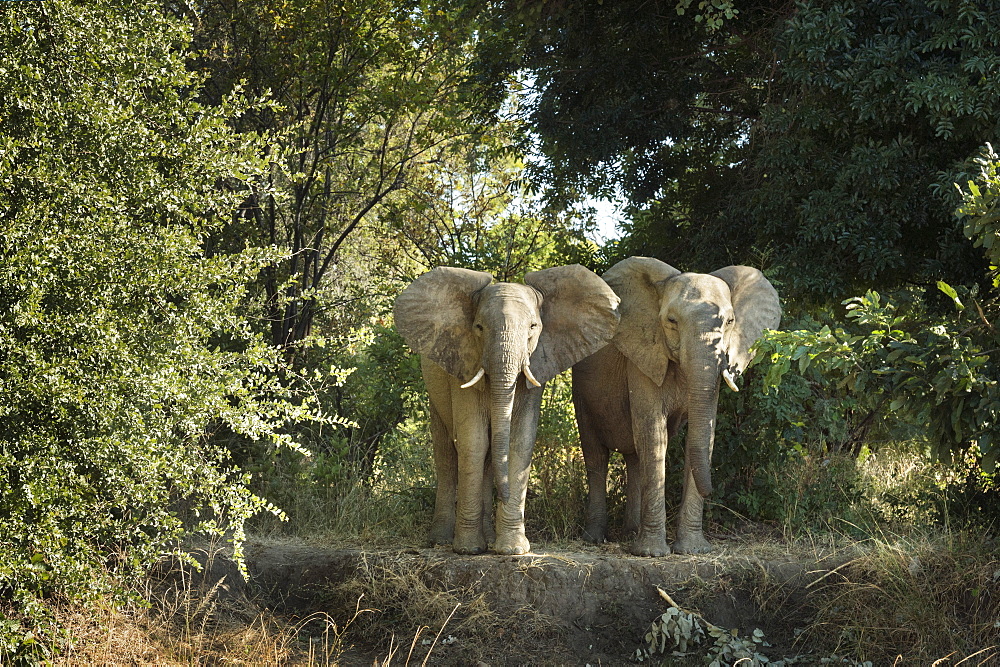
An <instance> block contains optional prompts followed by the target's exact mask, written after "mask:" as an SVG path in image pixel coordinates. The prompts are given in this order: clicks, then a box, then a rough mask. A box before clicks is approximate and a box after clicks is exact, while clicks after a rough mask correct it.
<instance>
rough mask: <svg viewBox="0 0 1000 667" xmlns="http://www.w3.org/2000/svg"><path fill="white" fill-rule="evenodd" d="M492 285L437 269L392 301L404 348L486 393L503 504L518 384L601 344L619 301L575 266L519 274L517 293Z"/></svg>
mask: <svg viewBox="0 0 1000 667" xmlns="http://www.w3.org/2000/svg"><path fill="white" fill-rule="evenodd" d="M492 281H493V277H492V276H491V275H490V274H488V273H483V272H481V271H471V270H468V269H458V268H451V267H438V268H436V269H433V270H432V271H429V272H427V273H425V274H423V275H421V276H420V277H418V278H417V279H416V280H415V281H413V283H411V284H410V285H409V286H408V287H407V288H406V289H404V290H403V291H402V292H401V293H400V295H399V296H398V297H397V299H396V304H395V319H396V326H397V328H398V329H399V332H400V334H401V335H402V336H403V338H404V339H405V340H406V342H407V344H409V346H410V347H411V348H412V349H413V350H414V351H415V352H417V353H418V354H421V355H423V356H424V357H426V358H428V359H430V360H431V361H433V362H434V363H436V364H438V365H439V366H441V367H442V368H443V369H444V370H445V371H447V372H448V373H449V374H450V375H452V376H454V377H456V378H458V379H459V380H461V381H462V383H463V385H462V387H463V388H464V389H465V390H466V391H482V390H483V385H484V384H487V385H488V386H489V391H490V399H489V404H490V428H491V442H490V447H491V451H492V456H493V471H494V476H495V483H496V488H497V493H498V495H499V496H500V498H501V500H503V501H505V502H506V501H507V499H508V495H509V492H508V481H507V477H508V474H507V470H508V465H507V463H508V461H507V459H508V453H509V448H510V422H511V411H512V407H513V403H514V390H515V386H516V383H517V381H518V378H519V377H520V376H521V375H523V376H524V378H525V382H527V383H530V384H532V385H534V386H541V385H542V384H543V383H544V382H546V381H547V380H550V379H552V378H553V377H555V376H556V375H557V374H558V373H560V372H561V371H563V370H566V369H567V368H569V367H570V366H572V365H573V364H574V363H576V362H577V361H579V360H580V359H583V358H584V357H586V356H588V355H590V354H592V353H593V352H595V351H597V350H598V349H600V348H601V347H603V346H604V345H606V344H607V343H608V342H609V341H610V340H611V337H612V336H613V335H614V332H615V328H616V326H617V324H618V313H617V310H616V307H617V305H618V297H617V296H615V294H614V292H612V291H611V289H609V288H608V286H607V284H606V283H605V282H604V281H603V280H601V279H600V278H599V277H598V276H597V275H596V274H594V273H593V272H591V271H589V270H588V269H586V268H584V267H582V266H580V265H578V264H574V265H571V266H560V267H555V268H551V269H545V270H542V271H534V272H532V273H528V274H527V275H526V276H525V277H524V282H525V284H523V285H520V284H516V283H496V284H491V283H492ZM484 376H485V378H486V380H487V381H486V382H485V383H483V382H481V380H482V378H483V377H484Z"/></svg>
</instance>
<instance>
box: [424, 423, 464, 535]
mask: <svg viewBox="0 0 1000 667" xmlns="http://www.w3.org/2000/svg"><path fill="white" fill-rule="evenodd" d="M430 412H431V441H432V442H433V444H434V471H435V474H436V476H437V491H436V494H435V498H434V519H433V520H432V522H431V529H430V532H429V533H428V535H427V537H428V540H429V541H430V543H431V544H432V545H434V544H451V542H452V540H453V539H454V537H455V503H456V501H457V492H458V453H457V452H456V451H455V443H454V442H453V440H452V438H451V435H450V434H449V432H448V427H447V426H446V425H445V422H444V420H443V419H442V417H441V415H440V414H439V413H438V411H437V410H436V409H435V408H434V406H433V405H431V411H430Z"/></svg>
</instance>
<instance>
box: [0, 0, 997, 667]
mask: <svg viewBox="0 0 1000 667" xmlns="http://www.w3.org/2000/svg"><path fill="white" fill-rule="evenodd" d="M0 19H2V22H0V128H2V129H0V257H2V262H0V386H2V392H0V661H2V660H3V659H5V658H7V657H11V658H15V657H16V658H19V659H25V660H30V659H38V658H44V657H46V656H47V654H49V653H51V652H52V651H56V650H58V648H59V641H60V640H59V639H58V638H57V635H58V632H57V628H56V627H55V625H54V624H53V622H52V621H51V619H52V614H51V609H52V608H54V607H56V606H58V605H60V604H62V603H65V602H67V601H69V602H73V601H78V600H88V599H93V598H94V597H95V596H101V595H108V594H110V596H111V598H112V599H113V598H115V597H118V598H121V597H122V596H123V595H125V594H126V593H127V592H128V591H129V590H130V587H129V584H130V582H132V581H134V580H135V578H136V577H137V576H138V575H140V574H141V573H143V572H144V571H145V570H146V569H147V567H148V566H149V565H150V564H151V563H153V562H155V561H156V559H157V558H158V557H159V556H160V555H162V554H163V553H165V552H169V551H172V550H179V549H183V548H184V546H185V540H186V539H189V538H190V536H191V535H194V534H199V533H200V534H207V535H209V536H212V537H218V538H223V539H228V540H231V541H232V542H233V543H235V544H236V545H237V555H239V551H238V545H239V542H240V540H241V538H242V537H243V531H244V524H245V522H246V521H247V519H248V518H250V517H252V516H259V517H263V518H262V519H261V521H260V523H258V524H255V525H256V527H258V528H262V529H263V528H265V527H270V526H271V525H272V518H274V517H278V516H280V515H281V513H280V512H279V511H278V510H277V508H276V507H275V506H274V505H275V504H277V505H278V506H280V507H282V508H283V509H286V510H287V511H288V514H289V515H290V516H291V517H292V519H293V521H291V522H289V523H290V524H291V525H290V526H289V528H288V529H289V530H292V531H294V532H299V533H302V532H310V531H311V532H316V531H323V530H341V529H343V527H344V526H348V525H349V526H351V527H350V528H349V529H344V530H355V531H357V533H356V534H358V535H361V536H364V537H371V535H372V534H373V532H376V531H377V530H383V531H388V532H392V531H395V530H405V528H404V527H403V526H404V523H405V521H406V520H409V521H410V522H411V523H412V524H416V523H422V522H423V520H424V519H425V518H426V514H427V512H428V511H429V508H430V506H431V503H432V502H433V491H432V486H433V475H432V473H431V467H430V465H429V459H430V449H429V447H428V442H427V440H428V436H427V428H426V420H427V414H426V406H425V405H424V394H423V391H422V387H421V380H420V374H419V366H418V363H417V360H416V358H415V357H414V356H413V355H411V354H410V353H409V351H408V350H407V349H406V347H405V345H404V344H403V341H402V340H401V338H400V337H399V335H398V334H397V333H396V331H395V329H394V327H393V324H392V322H391V317H390V316H389V311H390V306H391V303H392V300H393V297H394V296H395V295H396V294H397V293H398V291H399V289H400V288H401V287H402V285H404V284H405V282H406V281H408V280H410V279H412V277H413V276H415V275H417V274H419V273H420V272H422V271H424V270H426V269H429V268H431V267H433V266H435V265H439V264H447V265H456V266H463V267H468V268H474V269H479V270H485V271H490V272H492V273H493V274H494V275H495V276H496V277H497V278H499V279H503V280H519V279H520V278H521V277H522V276H523V275H524V273H526V272H527V271H531V270H535V269H540V268H545V267H547V266H552V265H558V264H566V263H571V262H580V263H583V264H585V265H587V266H590V267H592V268H595V269H599V268H600V266H601V265H603V264H606V263H607V262H611V261H614V260H616V259H619V258H621V257H622V256H624V255H628V254H648V255H654V256H657V257H660V258H662V259H664V260H665V261H667V262H669V263H670V264H672V265H675V266H678V267H679V268H682V269H694V270H703V271H705V270H713V269H716V268H719V267H720V266H723V265H726V264H730V263H747V264H752V265H755V266H758V267H760V268H762V269H764V270H766V272H767V274H768V276H769V278H771V279H772V280H773V281H774V282H775V284H776V285H777V286H778V289H779V292H780V294H781V296H782V298H783V300H784V309H785V313H786V317H785V323H784V325H783V330H782V331H779V332H774V333H772V334H770V335H769V336H768V337H767V338H766V339H765V340H764V341H763V342H761V344H760V345H759V347H758V351H759V354H758V360H757V365H756V366H755V367H753V368H751V369H750V371H749V372H748V373H747V374H746V376H745V377H744V378H743V383H744V386H743V391H741V392H740V393H739V394H733V393H727V392H724V396H723V399H722V404H721V406H720V416H719V422H718V429H717V431H718V438H717V441H718V444H717V450H716V472H717V479H719V480H720V483H719V485H718V493H717V495H716V497H715V500H716V502H717V504H716V506H715V508H714V509H713V510H712V514H711V515H710V519H711V520H712V521H722V520H723V515H724V514H725V513H726V511H728V510H731V511H732V512H734V513H735V515H736V516H745V517H747V518H750V519H753V520H765V521H775V522H781V523H783V524H784V525H786V526H794V527H798V526H815V525H819V524H822V522H823V521H825V520H828V519H830V518H832V517H835V516H840V515H842V514H843V513H844V511H845V509H844V508H845V507H847V506H848V505H850V504H851V503H853V502H854V501H855V500H856V499H857V498H858V495H859V494H860V492H861V491H860V489H859V488H857V486H856V485H855V481H856V469H855V466H854V462H855V459H858V460H860V459H864V458H865V457H866V456H871V455H872V452H874V451H877V450H878V448H879V447H880V446H882V445H883V444H884V443H888V442H896V443H898V442H907V443H909V444H908V445H907V446H909V447H912V448H915V449H917V450H920V451H921V452H924V453H925V454H926V455H927V457H928V458H933V459H936V460H939V461H946V462H948V461H953V462H954V465H953V467H952V468H951V470H952V471H953V472H954V471H959V472H957V473H955V474H956V475H960V476H964V477H963V483H964V484H966V487H967V488H966V489H965V490H966V491H969V493H971V494H972V495H974V496H975V500H974V501H973V502H971V503H970V506H971V505H977V507H981V508H989V507H991V505H990V504H989V503H991V502H995V497H996V493H995V486H994V474H995V473H994V466H995V463H996V459H997V457H998V454H1000V442H998V443H995V442H994V441H993V436H992V433H993V431H994V430H995V425H996V418H997V412H998V410H1000V393H998V389H997V381H996V377H997V375H998V373H1000V366H998V364H1000V357H998V354H1000V353H998V349H1000V345H998V339H997V334H996V329H995V326H994V322H995V321H996V316H997V314H998V310H997V302H996V296H997V291H996V290H997V279H996V274H995V273H991V272H990V271H991V270H990V269H989V267H990V266H991V265H992V266H993V267H995V266H996V265H998V263H1000V242H998V240H997V234H998V231H1000V225H998V223H997V220H998V219H1000V216H998V214H997V201H1000V176H998V169H1000V167H998V165H1000V158H998V157H997V156H996V155H995V154H994V153H993V152H992V149H991V148H989V145H987V148H986V150H985V151H984V152H980V151H981V148H982V145H983V144H984V143H986V142H987V141H995V139H996V137H995V133H996V124H995V117H996V110H997V109H998V108H1000V99H998V96H1000V87H998V86H1000V84H998V83H997V81H998V76H997V74H998V72H1000V56H998V55H997V54H998V53H1000V48H998V47H1000V42H998V40H1000V36H998V35H1000V34H998V33H997V31H996V30H994V29H991V26H993V25H995V24H996V23H997V21H998V20H1000V3H997V2H994V1H993V0H987V1H984V2H975V3H970V2H960V1H959V0H879V1H878V2H857V1H855V0H841V1H839V2H833V1H830V0H822V1H820V0H800V1H798V2H783V3H778V4H774V3H765V2H759V1H751V0H747V1H745V2H743V1H732V2H730V1H728V0H715V1H713V2H698V3H695V2H694V1H693V0H654V1H653V2H648V1H646V0H643V1H642V2H639V1H637V0H619V1H616V2H609V1H608V0H604V1H601V0H580V1H578V2H562V1H560V2H546V1H544V0H542V1H539V2H521V1H520V0H517V1H511V2H502V3H501V2H484V1H482V0H456V1H455V2H445V3H433V2H427V1H425V0H375V1H374V2H372V1H366V2H358V1H354V0H347V1H342V2H333V1H331V0H296V1H295V2H286V1H284V0H254V1H252V2H250V1H236V0H204V1H199V2H191V3H182V4H180V5H175V4H169V3H167V4H164V3H155V2H141V3H126V2H121V1H120V0H99V1H97V2H80V1H78V0H46V1H44V2H18V3H3V6H2V8H0ZM956 183H957V185H958V188H957V189H956V188H955V186H954V184H956ZM594 195H600V196H613V197H618V198H620V199H621V200H622V201H623V203H624V205H625V206H626V208H627V209H628V212H629V213H630V220H629V222H628V223H626V225H625V229H624V230H623V234H622V237H621V238H619V239H616V240H615V241H613V242H612V243H609V244H608V245H607V246H606V247H604V248H600V247H598V246H597V245H596V244H595V243H593V242H592V241H590V240H588V238H587V235H588V233H589V232H591V231H592V227H593V225H592V223H593V221H592V219H591V218H590V213H589V210H588V200H587V198H588V197H589V196H594ZM956 209H958V210H959V215H958V216H956V215H955V211H956ZM970 239H971V240H970ZM993 271H994V272H995V268H994V269H993ZM570 394H571V392H570V387H569V383H568V380H567V378H566V376H563V377H560V378H557V379H556V380H554V381H553V382H551V383H550V384H549V385H548V387H547V388H546V394H545V398H544V413H543V418H542V424H541V428H540V431H539V439H538V444H537V450H536V451H537V456H536V459H535V461H536V464H535V469H534V473H533V478H532V482H531V491H530V494H529V501H528V510H527V517H526V518H527V521H528V526H529V530H530V531H532V532H533V533H534V534H537V535H542V536H545V537H550V538H555V539H561V538H573V537H576V536H578V534H579V528H580V522H581V516H582V509H583V508H582V502H583V500H582V499H583V495H584V493H585V489H584V482H583V479H584V477H583V467H582V460H581V457H580V453H579V450H578V447H577V445H576V433H575V424H574V421H573V414H572V407H571V400H570ZM293 441H294V442H296V443H299V444H294V445H293V444H292V442H293ZM681 454H682V448H680V447H674V448H671V453H670V455H671V457H672V460H671V462H670V465H671V466H672V467H671V475H672V476H673V479H674V481H673V482H672V486H679V484H680V481H679V475H680V469H681V466H680V456H681ZM614 465H616V466H618V468H619V469H618V470H617V472H618V473H621V470H620V467H621V464H620V461H618V462H616V463H615V464H614ZM612 484H613V485H614V486H613V488H612V489H611V496H612V499H613V501H615V500H616V501H618V502H617V503H613V505H614V506H613V507H612V512H613V513H614V512H618V513H619V514H620V512H621V506H622V502H621V501H622V500H623V498H622V495H623V490H622V488H621V475H620V474H618V475H617V476H616V477H615V481H613V482H612ZM670 497H671V498H674V494H671V496H670ZM966 497H967V498H969V497H971V496H969V495H968V494H967V495H966ZM991 498H992V500H991ZM372 500H373V502H367V504H366V501H372ZM376 506H377V507H379V508H380V511H381V514H377V513H376V512H375V511H374V510H373V509H372V508H373V507H376ZM262 510H265V511H263V512H262ZM267 510H270V512H268V511H267ZM726 516H728V515H726ZM926 516H929V517H930V518H931V519H932V520H933V519H937V518H944V519H947V518H948V514H947V510H943V511H941V512H939V513H937V514H933V513H928V514H927V515H926ZM274 520H275V521H276V520H277V519H274ZM352 521H353V523H351V522H352ZM387 526H388V527H387ZM422 528H423V526H421V528H420V529H422Z"/></svg>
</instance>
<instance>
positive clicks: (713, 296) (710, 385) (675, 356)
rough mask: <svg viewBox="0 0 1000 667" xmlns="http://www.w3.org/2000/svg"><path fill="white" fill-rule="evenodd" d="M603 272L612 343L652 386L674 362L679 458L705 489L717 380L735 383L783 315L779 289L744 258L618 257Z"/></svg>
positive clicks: (659, 382) (704, 491)
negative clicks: (683, 414)
mask: <svg viewBox="0 0 1000 667" xmlns="http://www.w3.org/2000/svg"><path fill="white" fill-rule="evenodd" d="M604 279H605V280H606V281H607V282H608V284H609V285H610V286H611V287H612V289H614V290H615V293H617V294H618V295H619V296H620V297H621V299H622V302H621V306H620V307H619V311H620V312H621V323H620V324H619V327H618V332H617V334H616V335H615V338H614V341H613V342H614V345H615V346H616V347H617V348H618V350H619V351H620V352H621V353H622V354H623V355H625V356H626V357H627V358H628V359H629V361H631V362H632V363H633V364H634V365H635V366H636V368H638V369H639V370H640V371H641V372H642V373H643V374H644V375H645V376H646V377H648V378H649V379H650V380H652V381H653V382H655V383H656V384H657V385H658V386H662V385H663V383H664V380H665V378H666V377H667V371H668V368H669V367H670V365H671V364H677V366H678V368H677V369H675V370H676V371H677V372H679V373H680V376H679V377H682V378H683V380H684V381H683V383H682V384H681V386H684V387H686V391H687V393H688V395H687V396H686V397H685V400H684V402H685V404H686V405H687V406H688V436H687V445H686V448H685V460H686V461H687V463H688V465H689V466H690V467H691V470H692V474H693V477H694V481H695V485H696V487H697V489H698V492H699V493H700V494H701V495H702V496H704V497H707V496H708V495H709V494H710V493H711V491H712V478H711V466H710V462H711V452H712V444H713V442H714V437H715V435H714V432H715V417H716V409H717V405H718V388H719V380H720V378H724V379H725V380H726V382H727V384H729V386H730V387H731V388H733V389H734V390H736V385H735V383H734V382H733V378H734V377H735V376H737V375H739V373H741V372H742V371H743V370H744V369H745V368H746V366H747V364H748V363H749V361H750V354H749V351H750V347H751V346H752V345H753V343H754V342H755V341H756V340H757V339H758V338H759V337H760V335H761V333H762V332H763V331H764V329H773V328H775V327H777V326H778V323H779V321H780V319H781V306H780V304H779V301H778V295H777V292H775V290H774V288H773V287H772V286H771V283H769V282H768V281H767V279H766V278H765V277H764V275H763V274H762V273H761V272H760V271H758V270H757V269H754V268H751V267H748V266H728V267H726V268H724V269H719V270H718V271H714V272H713V273H710V274H700V273H682V272H680V271H678V270H677V269H675V268H674V267H672V266H670V265H668V264H665V263H663V262H661V261H659V260H657V259H653V258H651V257H631V258H629V259H626V260H623V261H621V262H619V263H618V264H616V265H614V266H613V267H611V268H610V269H609V270H608V271H607V273H605V274H604Z"/></svg>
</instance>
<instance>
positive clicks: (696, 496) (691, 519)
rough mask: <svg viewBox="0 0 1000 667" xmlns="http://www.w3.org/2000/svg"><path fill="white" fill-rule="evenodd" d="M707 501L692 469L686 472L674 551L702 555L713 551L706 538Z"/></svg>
mask: <svg viewBox="0 0 1000 667" xmlns="http://www.w3.org/2000/svg"><path fill="white" fill-rule="evenodd" d="M704 514H705V499H704V498H703V497H702V495H701V494H700V493H698V488H697V487H696V486H695V483H694V475H693V474H692V472H691V470H690V469H686V470H685V471H684V496H683V498H682V499H681V509H680V515H679V517H678V519H677V539H675V540H674V543H673V545H672V546H673V550H674V552H675V553H679V554H701V553H705V552H708V551H711V550H712V544H711V543H710V542H709V541H708V540H707V539H706V538H705V532H704V530H703V525H702V522H703V520H704V519H703V517H704Z"/></svg>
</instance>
